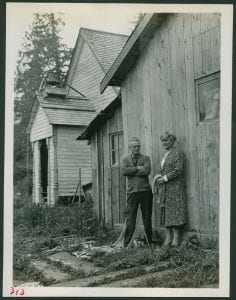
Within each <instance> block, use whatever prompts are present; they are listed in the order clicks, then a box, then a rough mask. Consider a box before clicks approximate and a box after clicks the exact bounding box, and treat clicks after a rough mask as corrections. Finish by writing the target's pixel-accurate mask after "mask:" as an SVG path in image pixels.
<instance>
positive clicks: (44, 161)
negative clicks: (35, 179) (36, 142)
mask: <svg viewBox="0 0 236 300" xmlns="http://www.w3.org/2000/svg"><path fill="white" fill-rule="evenodd" d="M40 142H41V143H40V161H41V186H42V198H43V201H45V202H47V196H48V195H47V187H48V147H47V143H46V139H44V140H41V141H40Z"/></svg>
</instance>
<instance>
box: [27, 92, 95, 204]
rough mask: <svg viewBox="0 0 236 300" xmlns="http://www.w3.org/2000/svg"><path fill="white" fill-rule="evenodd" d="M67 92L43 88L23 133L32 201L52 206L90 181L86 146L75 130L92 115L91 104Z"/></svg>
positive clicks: (88, 155)
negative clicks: (29, 149) (28, 152)
mask: <svg viewBox="0 0 236 300" xmlns="http://www.w3.org/2000/svg"><path fill="white" fill-rule="evenodd" d="M66 94H67V90H66V89H64V88H56V87H51V86H44V87H43V89H42V90H41V91H40V92H38V93H37V94H36V96H35V100H34V104H33V108H32V112H31V116H30V120H29V123H28V128H27V131H28V133H29V134H30V142H31V144H32V149H33V202H34V203H40V202H47V203H48V204H50V205H54V204H55V203H56V201H57V200H58V198H59V197H65V196H67V197H68V196H73V195H74V193H75V190H76V186H77V183H78V180H79V168H81V182H82V184H87V183H88V182H90V181H91V155H90V147H89V146H88V145H87V143H86V141H77V140H76V137H77V135H78V131H82V130H83V129H84V127H85V126H86V125H87V124H88V123H89V122H90V121H91V120H92V118H93V117H94V116H95V110H94V107H93V105H92V103H91V102H90V101H89V100H88V99H86V98H84V97H82V96H80V97H78V96H77V97H75V96H70V97H68V96H66Z"/></svg>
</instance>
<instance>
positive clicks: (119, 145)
mask: <svg viewBox="0 0 236 300" xmlns="http://www.w3.org/2000/svg"><path fill="white" fill-rule="evenodd" d="M123 147H124V145H123V132H116V133H112V134H111V135H110V162H111V166H118V165H119V164H120V162H121V156H122V152H123Z"/></svg>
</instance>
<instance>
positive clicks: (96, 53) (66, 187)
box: [27, 28, 127, 204]
mask: <svg viewBox="0 0 236 300" xmlns="http://www.w3.org/2000/svg"><path fill="white" fill-rule="evenodd" d="M126 39H127V36H124V35H120V34H114V33H109V32H102V31H96V30H92V29H87V28H81V29H80V32H79V35H78V38H77V42H76V45H75V48H74V51H73V55H72V59H71V63H70V67H69V70H68V73H67V77H66V81H65V86H66V87H65V88H55V87H52V86H47V85H45V86H44V88H43V90H42V91H41V92H40V93H38V94H37V95H36V97H35V100H34V105H33V109H32V112H31V116H30V120H29V124H28V128H27V132H28V133H29V134H30V141H31V143H32V147H33V201H34V202H35V203H39V202H41V201H42V200H43V199H47V202H48V203H49V204H55V202H56V200H57V199H58V198H59V197H64V196H72V195H74V193H75V189H76V186H77V182H78V179H79V177H78V176H79V168H81V173H82V184H83V185H84V186H90V183H91V147H90V145H87V142H86V141H77V140H76V138H77V136H78V135H79V134H80V133H81V132H82V130H83V129H84V128H85V126H86V125H88V124H89V123H90V121H91V120H93V118H94V117H95V116H96V115H97V113H99V112H100V111H101V110H102V109H103V108H104V107H105V106H107V105H108V104H109V103H110V102H111V101H113V100H114V99H115V98H116V97H117V95H118V92H119V88H113V87H110V88H108V89H107V91H106V92H105V93H104V94H102V95H101V94H100V86H99V85H100V81H101V80H102V78H103V77H104V76H105V73H106V72H107V71H108V69H109V68H110V67H111V65H112V63H113V62H114V60H115V59H116V57H117V55H118V54H119V52H120V51H121V49H122V48H123V46H124V43H125V41H126ZM81 95H85V96H84V97H83V96H81ZM88 99H89V100H88Z"/></svg>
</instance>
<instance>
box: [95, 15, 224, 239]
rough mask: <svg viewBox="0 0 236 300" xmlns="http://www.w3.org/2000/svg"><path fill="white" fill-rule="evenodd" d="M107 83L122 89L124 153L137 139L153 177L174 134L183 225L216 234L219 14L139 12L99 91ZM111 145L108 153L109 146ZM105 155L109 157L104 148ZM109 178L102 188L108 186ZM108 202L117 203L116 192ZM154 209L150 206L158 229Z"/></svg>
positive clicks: (205, 233)
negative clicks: (164, 137) (167, 135)
mask: <svg viewBox="0 0 236 300" xmlns="http://www.w3.org/2000/svg"><path fill="white" fill-rule="evenodd" d="M108 86H117V87H120V89H121V100H122V119H123V131H124V145H125V147H124V154H127V149H128V148H127V145H128V139H129V138H130V137H133V136H137V137H139V138H140V140H141V146H142V151H143V153H146V154H148V155H149V156H150V158H151V162H152V172H151V176H150V180H152V178H153V176H154V174H156V173H157V172H158V168H159V163H160V159H161V157H162V155H163V148H162V145H161V143H160V136H161V134H163V133H164V132H165V131H166V130H168V131H171V132H173V133H175V134H176V136H177V139H178V142H179V144H180V147H181V149H182V150H183V152H184V153H185V157H186V164H185V178H186V188H187V199H188V200H187V205H188V229H189V230H192V231H196V232H199V233H200V235H201V236H204V235H209V234H210V236H211V237H212V236H216V237H217V235H218V225H219V107H220V15H219V14H215V13H211V14H146V15H144V17H143V18H142V20H141V22H140V23H139V25H138V26H137V27H136V28H135V30H134V31H133V33H132V34H131V36H130V37H129V39H128V41H127V43H126V45H125V46H124V48H123V49H122V51H121V52H120V54H119V56H118V57H117V59H116V61H115V62H114V64H113V65H112V66H111V68H110V69H109V71H108V72H107V73H106V76H105V77H104V79H103V80H102V82H101V92H103V91H104V90H105V89H106V88H107V87H108ZM97 129H98V127H97ZM104 130H105V129H104ZM104 132H105V131H104ZM90 135H91V133H90ZM92 145H93V144H92ZM109 147H110V150H109V151H110V153H111V152H112V145H111V143H110V145H109ZM106 151H107V150H106ZM101 153H102V151H99V148H98V156H100V155H101ZM104 157H105V159H106V160H109V156H108V154H107V152H105V150H104ZM100 168H102V167H100ZM104 172H107V170H105V168H104ZM107 178H108V179H107V183H104V185H106V184H107V185H108V186H109V180H110V179H109V178H110V177H109V176H107ZM113 196H115V195H113ZM99 201H100V202H101V201H104V200H103V199H102V196H100V198H99ZM112 201H113V203H116V202H117V201H119V197H118V195H117V197H116V199H112ZM122 201H123V200H122ZM99 205H100V206H101V204H99ZM108 205H109V204H108ZM110 205H111V204H110ZM117 205H119V206H120V207H121V206H122V204H121V203H120V204H117ZM159 209H160V208H159V205H158V204H156V203H155V204H154V214H153V223H154V224H153V225H154V226H155V227H159V222H160V218H159ZM114 213H117V211H114ZM103 214H104V212H103ZM112 218H113V219H118V216H117V215H113V217H112Z"/></svg>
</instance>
